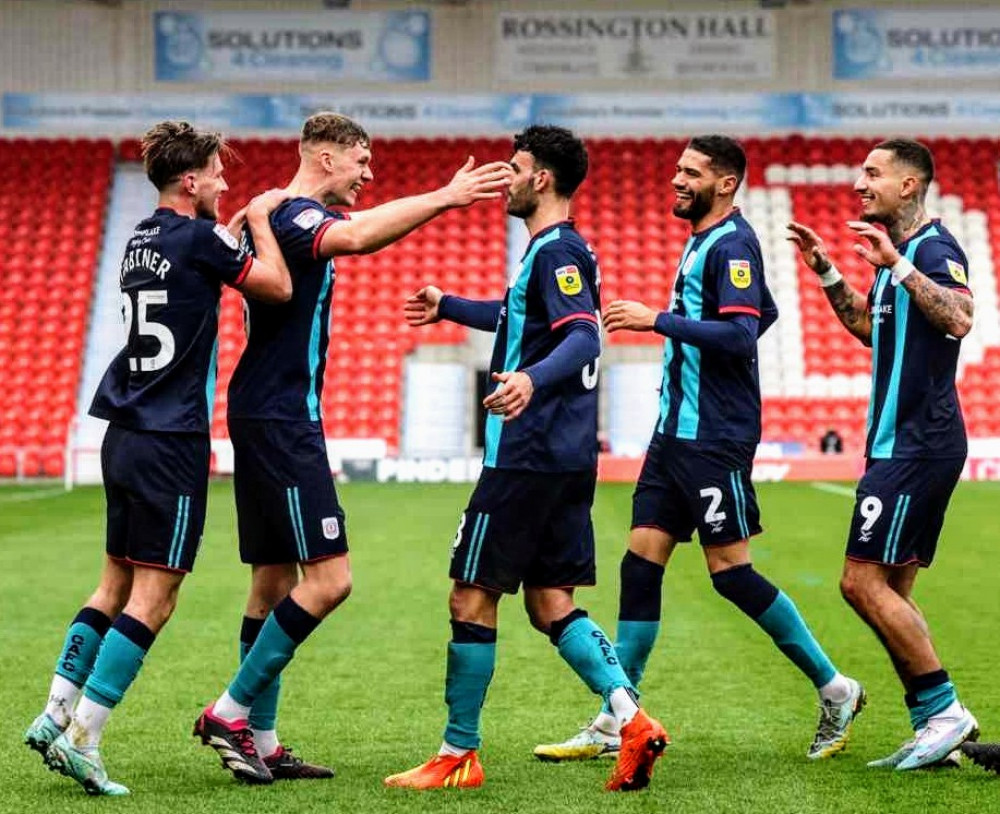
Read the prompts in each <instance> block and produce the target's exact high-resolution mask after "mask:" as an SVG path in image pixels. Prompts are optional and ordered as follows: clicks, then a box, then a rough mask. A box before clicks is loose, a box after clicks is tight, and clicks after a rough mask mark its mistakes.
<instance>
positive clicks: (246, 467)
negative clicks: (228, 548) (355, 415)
mask: <svg viewBox="0 0 1000 814" xmlns="http://www.w3.org/2000/svg"><path fill="white" fill-rule="evenodd" d="M229 438H230V440H231V441H232V442H233V456H234V457H233V466H234V470H233V489H234V491H235V493H236V518H237V525H238V527H239V535H240V559H241V560H243V562H245V563H251V564H255V565H274V564H277V563H290V562H313V561H315V560H322V559H325V558H327V557H334V556H337V555H338V554H344V553H346V552H347V526H346V524H345V522H344V510H343V509H342V508H341V507H340V502H339V501H338V500H337V490H336V488H335V487H334V485H333V475H332V474H331V473H330V461H329V459H328V458H327V454H326V439H325V438H324V437H323V428H322V426H321V425H320V424H318V423H314V422H311V421H268V420H257V419H244V418H241V419H231V420H230V421H229Z"/></svg>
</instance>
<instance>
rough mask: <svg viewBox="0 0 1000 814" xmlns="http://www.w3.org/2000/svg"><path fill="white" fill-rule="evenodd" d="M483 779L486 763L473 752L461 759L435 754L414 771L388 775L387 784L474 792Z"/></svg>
mask: <svg viewBox="0 0 1000 814" xmlns="http://www.w3.org/2000/svg"><path fill="white" fill-rule="evenodd" d="M484 779H485V775H484V773H483V764H482V763H480V762H479V755H477V754H476V750H475V749H473V750H472V751H471V752H466V753H465V754H464V755H462V756H461V757H455V756H454V755H435V756H434V757H432V758H431V759H430V760H428V761H427V762H426V763H424V764H422V765H420V766H417V767H416V768H415V769H410V770H409V771H406V772H400V773H399V774H391V775H389V776H388V777H387V778H386V779H385V781H384V782H385V784H386V785H387V786H394V787H396V788H405V789H474V788H478V787H479V786H481V785H483V780H484Z"/></svg>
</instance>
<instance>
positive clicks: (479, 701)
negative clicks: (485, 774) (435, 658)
mask: <svg viewBox="0 0 1000 814" xmlns="http://www.w3.org/2000/svg"><path fill="white" fill-rule="evenodd" d="M451 628H452V640H451V641H450V642H449V643H448V672H447V676H446V678H445V690H444V700H445V703H446V704H447V705H448V725H447V727H445V730H444V740H445V742H447V743H449V744H451V745H452V746H457V747H459V748H461V749H478V748H479V746H480V744H481V743H482V738H481V737H480V734H479V719H480V715H481V713H482V709H483V703H484V702H485V701H486V691H487V690H488V689H489V686H490V681H491V680H492V679H493V668H494V666H495V664H496V652H497V644H496V642H497V632H496V630H495V629H494V628H488V627H485V626H483V625H477V624H473V623H472V622H455V621H452V623H451Z"/></svg>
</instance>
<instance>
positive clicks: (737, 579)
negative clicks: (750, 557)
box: [712, 563, 778, 619]
mask: <svg viewBox="0 0 1000 814" xmlns="http://www.w3.org/2000/svg"><path fill="white" fill-rule="evenodd" d="M712 585H713V586H714V587H715V590H716V591H718V592H719V593H720V594H722V596H724V597H725V598H726V599H728V600H729V601H730V602H732V603H733V604H734V605H736V607H738V608H739V609H740V610H741V611H743V612H744V613H745V614H746V615H747V616H749V617H750V618H751V619H758V618H759V617H760V615H761V614H762V613H764V611H766V610H767V609H768V608H769V607H771V605H773V604H774V600H775V599H777V598H778V589H777V588H776V587H774V585H772V584H771V583H770V582H768V581H767V580H766V579H764V577H762V576H761V575H760V574H758V573H757V572H756V571H754V570H753V565H752V564H751V563H745V564H744V565H735V566H733V567H732V568H727V569H726V570H725V571H718V572H717V573H715V574H712Z"/></svg>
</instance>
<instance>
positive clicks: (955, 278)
mask: <svg viewBox="0 0 1000 814" xmlns="http://www.w3.org/2000/svg"><path fill="white" fill-rule="evenodd" d="M897 249H898V250H899V252H900V254H902V255H903V256H904V257H906V258H907V259H908V260H909V261H910V262H911V263H913V265H914V266H916V267H917V269H919V270H920V271H921V272H922V273H923V274H926V275H927V276H928V277H930V278H931V279H932V280H933V281H934V282H935V283H938V284H939V285H942V286H945V287H946V288H954V289H957V290H959V291H964V292H965V293H969V277H968V274H969V263H968V261H967V260H966V258H965V253H964V252H963V251H962V249H961V247H960V246H959V245H958V243H957V241H956V240H955V238H954V237H953V236H952V234H951V233H950V232H949V231H948V230H947V229H945V228H944V226H942V225H941V224H940V222H938V221H936V220H935V221H933V222H931V223H929V224H927V225H926V226H925V227H923V228H922V229H921V230H920V231H918V232H917V233H916V234H915V235H913V236H912V237H911V238H909V239H908V240H906V241H905V242H903V243H902V244H900V245H899V246H897ZM891 280H892V274H891V272H890V270H889V269H888V268H884V267H883V268H879V269H878V271H877V272H876V274H875V284H874V285H873V286H872V288H871V291H870V292H869V294H868V305H869V309H870V312H871V319H872V395H871V401H870V402H869V405H868V441H867V445H866V449H865V454H866V455H867V456H868V457H869V458H954V457H959V456H964V455H965V454H966V453H967V452H968V444H967V442H966V436H965V422H964V421H963V419H962V410H961V407H960V406H959V403H958V394H957V393H956V392H955V372H956V368H957V366H958V350H959V346H960V345H961V342H960V341H959V340H958V339H955V338H954V337H951V336H946V335H945V334H943V333H941V331H939V330H938V329H937V328H935V327H934V326H933V325H931V324H930V322H928V321H927V318H926V317H925V316H924V315H923V313H922V312H921V310H920V309H919V308H918V307H917V306H916V305H914V304H913V302H912V300H911V298H910V294H909V292H908V291H907V290H906V288H905V287H904V286H902V285H899V286H894V285H892V282H891Z"/></svg>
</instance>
